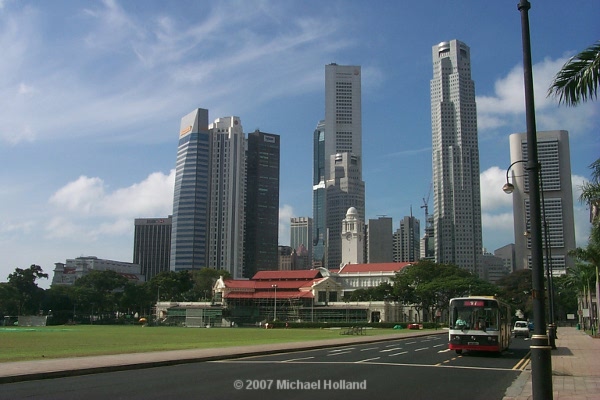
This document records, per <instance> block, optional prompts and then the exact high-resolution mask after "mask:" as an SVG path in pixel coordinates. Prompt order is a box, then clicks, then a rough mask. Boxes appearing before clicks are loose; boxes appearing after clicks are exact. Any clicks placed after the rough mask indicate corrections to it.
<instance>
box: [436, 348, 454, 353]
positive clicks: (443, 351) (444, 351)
mask: <svg viewBox="0 0 600 400" xmlns="http://www.w3.org/2000/svg"><path fill="white" fill-rule="evenodd" d="M448 351H452V350H450V349H444V350H440V351H438V353H446V352H448Z"/></svg>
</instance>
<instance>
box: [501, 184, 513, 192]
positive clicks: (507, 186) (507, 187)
mask: <svg viewBox="0 0 600 400" xmlns="http://www.w3.org/2000/svg"><path fill="white" fill-rule="evenodd" d="M502 190H503V191H504V193H506V194H511V193H512V192H514V191H515V185H513V184H512V183H509V182H506V183H505V184H504V186H502Z"/></svg>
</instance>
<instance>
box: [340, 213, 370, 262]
mask: <svg viewBox="0 0 600 400" xmlns="http://www.w3.org/2000/svg"><path fill="white" fill-rule="evenodd" d="M364 231H365V224H364V222H363V221H362V220H360V218H358V212H357V211H356V208H354V207H350V208H349V209H348V211H347V212H346V218H344V220H343V221H342V262H341V265H346V264H363V263H364V254H363V250H364V248H365V239H364Z"/></svg>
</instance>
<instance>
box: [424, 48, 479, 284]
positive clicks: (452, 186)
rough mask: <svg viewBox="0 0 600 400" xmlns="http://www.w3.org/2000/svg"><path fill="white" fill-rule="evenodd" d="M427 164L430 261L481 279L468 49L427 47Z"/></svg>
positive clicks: (474, 117)
mask: <svg viewBox="0 0 600 400" xmlns="http://www.w3.org/2000/svg"><path fill="white" fill-rule="evenodd" d="M432 58H433V79H432V80H431V88H430V89H431V126H432V148H433V155H432V164H433V193H434V234H435V258H436V261H437V262H439V263H445V264H455V265H457V266H459V267H462V268H465V269H467V270H469V271H471V272H473V273H476V274H477V275H479V276H480V277H482V276H483V275H482V272H483V271H482V269H481V255H482V249H483V245H482V237H481V193H480V183H479V147H478V139H477V107H476V104H475V84H474V83H473V81H472V80H471V58H470V49H469V47H468V46H467V45H466V44H464V43H462V42H460V41H458V40H452V41H450V42H442V43H440V44H438V45H435V46H433V48H432Z"/></svg>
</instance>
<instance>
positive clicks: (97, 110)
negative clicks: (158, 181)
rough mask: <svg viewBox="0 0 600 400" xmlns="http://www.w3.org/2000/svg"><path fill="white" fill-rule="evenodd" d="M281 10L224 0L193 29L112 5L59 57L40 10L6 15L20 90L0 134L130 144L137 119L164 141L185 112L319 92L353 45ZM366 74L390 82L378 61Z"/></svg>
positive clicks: (3, 69) (4, 62) (2, 33)
mask: <svg viewBox="0 0 600 400" xmlns="http://www.w3.org/2000/svg"><path fill="white" fill-rule="evenodd" d="M31 8H33V7H31ZM279 8H282V9H283V8H287V7H285V6H282V5H279V4H269V6H268V7H257V6H256V4H248V5H246V3H245V2H242V3H240V4H238V5H237V7H236V12H233V13H232V12H231V6H229V5H222V4H221V3H218V2H217V3H214V4H211V5H210V7H208V9H207V11H206V14H205V17H204V19H200V20H199V21H197V23H195V24H187V23H185V21H183V20H182V19H181V16H177V15H175V14H174V15H170V16H166V15H164V14H155V15H152V16H150V17H149V19H146V20H144V19H142V17H141V16H139V15H137V14H135V13H133V12H130V11H129V10H128V9H127V7H126V6H125V4H123V5H120V4H119V3H118V2H116V1H114V0H105V1H103V2H102V3H98V4H96V5H94V6H91V7H87V8H85V9H83V10H82V11H80V12H79V14H77V13H75V14H74V18H73V19H71V20H68V21H66V22H65V23H67V24H72V25H69V26H68V27H65V29H67V28H68V29H70V30H72V31H73V29H76V31H73V34H72V35H71V36H70V37H69V38H68V39H66V40H67V41H66V42H64V43H62V44H61V46H60V47H55V48H54V50H53V53H52V54H48V53H47V52H46V49H45V47H44V46H42V45H41V43H42V41H43V39H44V35H45V33H44V32H43V29H44V27H45V26H46V25H44V24H40V23H38V19H39V18H38V16H37V14H36V13H35V12H29V13H25V12H23V13H22V14H21V15H16V16H14V17H12V18H11V19H10V20H7V21H3V22H5V23H4V24H0V26H2V25H3V28H0V48H2V49H3V57H2V59H0V87H7V88H10V89H11V90H8V91H6V92H5V93H9V94H8V95H6V96H3V98H2V99H0V119H1V120H2V121H3V124H2V126H1V127H0V141H4V142H6V143H10V144H12V145H17V144H20V143H22V142H25V141H34V140H55V139H61V138H68V137H73V136H83V135H94V137H95V138H107V137H110V138H112V139H114V140H123V138H124V137H125V136H124V134H123V132H125V135H128V137H132V136H135V135H141V131H140V130H139V129H131V127H132V126H134V125H135V124H136V123H138V122H139V121H144V125H145V126H152V127H156V128H154V129H150V130H146V131H144V135H145V139H146V140H148V139H149V138H150V139H152V137H150V135H154V137H153V138H154V139H157V138H159V137H162V136H160V135H161V134H162V131H161V128H162V127H164V126H165V124H167V123H169V122H170V121H177V120H178V118H180V117H181V113H182V111H181V110H182V109H187V108H188V107H195V106H204V107H207V106H210V109H211V113H216V114H215V115H221V113H224V114H223V115H229V113H231V110H236V111H235V112H236V113H237V114H238V115H241V114H244V113H248V112H251V111H249V110H248V109H249V108H254V107H258V106H259V105H260V104H262V103H264V102H267V101H270V100H272V99H273V98H277V97H281V96H291V95H298V94H302V93H306V92H310V91H318V90H321V89H322V80H323V74H322V64H323V60H324V59H328V58H329V55H330V54H332V53H335V52H337V51H338V50H340V49H343V48H347V47H348V46H349V45H350V44H352V43H353V42H352V41H351V40H349V39H346V38H343V37H340V35H337V33H338V32H339V31H340V29H342V25H341V22H340V20H338V19H336V18H327V20H326V21H324V20H322V19H320V18H321V17H320V16H318V17H306V16H303V15H296V16H294V17H289V16H287V17H286V18H282V17H281V16H282V15H285V14H286V13H287V11H286V12H283V11H282V12H278V9H279ZM33 9H34V8H33ZM34 11H35V9H34ZM77 17H78V18H77ZM73 21H74V22H73ZM149 21H151V22H154V23H150V22H149ZM232 27H235V28H234V29H232ZM267 27H268V29H267ZM273 29H276V30H277V32H278V33H277V35H273ZM8 60H10V62H9V61H8ZM107 60H110V61H109V63H107ZM271 60H276V62H271ZM366 71H367V72H369V71H371V72H369V74H368V76H371V77H372V80H373V81H375V82H377V81H379V80H380V79H381V78H380V77H379V75H380V73H379V72H378V71H377V70H376V69H375V68H371V69H368V70H366ZM291 76H292V77H293V79H290V77H291ZM10 93H12V95H11V94H10ZM199 93H201V94H202V96H201V99H202V104H198V94H199ZM25 94H26V96H25ZM248 95H250V96H251V101H249V100H248ZM25 98H26V101H25ZM65 110H69V113H68V115H66V114H65ZM24 115H35V118H34V119H33V118H31V119H27V120H25V119H23V118H22V116H24ZM107 116H110V118H108V117H107ZM117 132H118V133H117Z"/></svg>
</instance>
